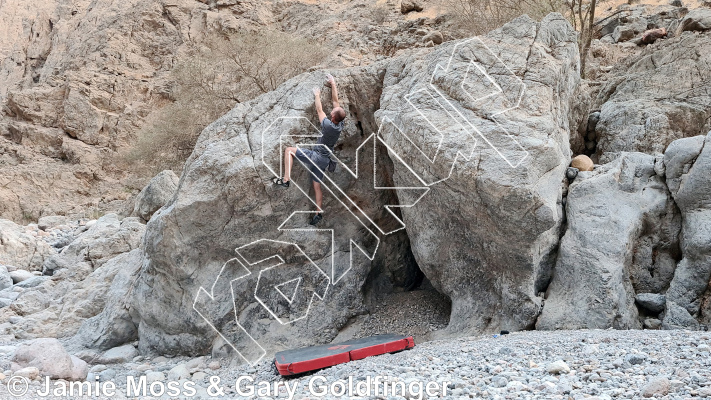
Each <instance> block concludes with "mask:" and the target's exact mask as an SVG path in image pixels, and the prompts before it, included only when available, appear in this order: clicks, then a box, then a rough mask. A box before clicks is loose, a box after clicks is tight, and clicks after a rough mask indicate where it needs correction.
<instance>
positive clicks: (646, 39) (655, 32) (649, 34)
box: [640, 28, 667, 44]
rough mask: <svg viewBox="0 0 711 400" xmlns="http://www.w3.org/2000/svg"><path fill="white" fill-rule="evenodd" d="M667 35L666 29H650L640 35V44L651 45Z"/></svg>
mask: <svg viewBox="0 0 711 400" xmlns="http://www.w3.org/2000/svg"><path fill="white" fill-rule="evenodd" d="M666 35H667V28H657V29H650V30H648V31H646V32H644V33H643V34H642V39H641V40H640V43H642V44H652V43H654V42H656V41H657V39H661V38H663V37H664V36H666Z"/></svg>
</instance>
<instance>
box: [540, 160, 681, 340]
mask: <svg viewBox="0 0 711 400" xmlns="http://www.w3.org/2000/svg"><path fill="white" fill-rule="evenodd" d="M654 161H655V159H654V157H653V156H650V155H646V154H642V153H622V156H621V157H620V158H618V159H617V160H615V161H614V162H612V163H609V164H606V165H604V166H601V167H598V169H596V170H595V171H593V172H581V173H579V174H578V176H577V178H576V179H575V182H574V183H573V184H572V185H570V189H569V192H568V197H567V210H566V211H567V216H568V228H567V231H566V233H565V235H564V236H563V239H562V240H561V243H560V251H559V253H558V260H557V264H556V268H555V273H554V276H553V280H552V282H551V284H550V287H549V289H548V293H547V297H546V301H545V306H544V308H543V312H542V314H541V316H540V318H539V319H538V322H537V323H536V328H537V329H583V328H589V329H593V328H597V329H606V328H610V327H614V328H617V329H634V328H641V324H640V322H639V321H638V319H637V316H638V311H637V308H636V307H635V288H634V283H635V280H637V281H640V280H641V279H640V278H639V277H637V279H635V274H636V273H640V271H635V268H634V265H635V263H640V262H644V261H647V262H648V263H649V264H652V266H653V267H655V266H654V264H653V263H654V260H655V258H656V259H657V260H662V259H664V256H663V254H662V253H664V252H665V251H667V252H668V251H670V250H671V248H673V247H674V246H671V247H670V248H669V249H665V248H663V247H662V248H655V249H653V250H652V249H650V251H640V248H644V247H645V246H646V245H647V243H648V242H652V243H655V242H659V240H658V239H653V238H650V237H649V233H654V232H662V231H665V230H667V231H668V230H669V228H668V227H667V226H665V222H668V221H667V220H665V216H666V215H668V214H669V213H673V203H672V201H671V198H670V196H669V192H668V190H667V188H666V185H665V184H664V179H663V177H661V176H658V175H657V174H656V172H655V169H654V165H655V164H654ZM676 232H678V228H677V229H676ZM670 236H673V237H675V236H676V234H675V233H674V234H672V235H670ZM657 254H659V255H658V256H657ZM642 258H646V259H647V260H641V259H642ZM668 259H669V262H668V264H669V265H666V266H663V267H661V268H660V269H661V270H662V271H661V273H662V274H664V275H666V282H664V281H662V282H661V283H660V284H659V285H658V286H659V287H665V286H666V285H668V282H669V280H670V279H671V275H672V273H673V267H674V263H673V259H671V258H668ZM645 264H646V263H645ZM647 273H649V272H647Z"/></svg>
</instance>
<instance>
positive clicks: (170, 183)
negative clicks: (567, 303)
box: [132, 170, 179, 221]
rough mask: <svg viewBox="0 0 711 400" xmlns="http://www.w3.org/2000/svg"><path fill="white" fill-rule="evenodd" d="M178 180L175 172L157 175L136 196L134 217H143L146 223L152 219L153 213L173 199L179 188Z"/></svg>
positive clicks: (167, 171) (164, 172) (168, 171)
mask: <svg viewBox="0 0 711 400" xmlns="http://www.w3.org/2000/svg"><path fill="white" fill-rule="evenodd" d="M178 180H179V178H178V176H177V175H175V172H173V171H170V170H166V171H163V172H161V173H160V174H158V175H156V176H155V177H154V178H153V179H151V181H150V182H149V183H148V185H146V187H144V188H143V190H141V192H140V193H139V194H138V196H136V203H135V206H134V208H133V214H132V215H135V216H138V217H141V218H143V220H144V221H148V220H149V219H151V216H152V215H153V213H155V212H156V211H158V209H159V208H161V207H163V206H164V205H165V204H166V203H168V201H169V200H170V199H171V198H172V197H173V195H174V194H175V189H177V188H178Z"/></svg>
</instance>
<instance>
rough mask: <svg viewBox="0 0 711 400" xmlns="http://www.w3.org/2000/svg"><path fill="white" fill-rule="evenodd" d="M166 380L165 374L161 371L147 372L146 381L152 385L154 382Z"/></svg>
mask: <svg viewBox="0 0 711 400" xmlns="http://www.w3.org/2000/svg"><path fill="white" fill-rule="evenodd" d="M163 381H165V374H164V373H162V372H160V371H151V372H148V373H146V382H148V384H149V385H150V384H151V383H153V382H163Z"/></svg>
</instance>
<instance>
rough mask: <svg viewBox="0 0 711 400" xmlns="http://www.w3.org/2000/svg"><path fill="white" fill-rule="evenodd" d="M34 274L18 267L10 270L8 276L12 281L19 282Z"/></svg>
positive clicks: (32, 276)
mask: <svg viewBox="0 0 711 400" xmlns="http://www.w3.org/2000/svg"><path fill="white" fill-rule="evenodd" d="M34 277H35V275H34V274H33V273H32V272H30V271H25V270H23V269H18V270H15V271H12V272H10V278H11V279H12V281H13V282H14V283H16V284H17V283H20V282H22V281H26V280H28V279H31V278H34Z"/></svg>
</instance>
